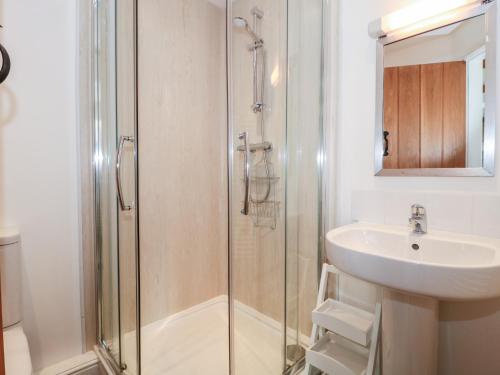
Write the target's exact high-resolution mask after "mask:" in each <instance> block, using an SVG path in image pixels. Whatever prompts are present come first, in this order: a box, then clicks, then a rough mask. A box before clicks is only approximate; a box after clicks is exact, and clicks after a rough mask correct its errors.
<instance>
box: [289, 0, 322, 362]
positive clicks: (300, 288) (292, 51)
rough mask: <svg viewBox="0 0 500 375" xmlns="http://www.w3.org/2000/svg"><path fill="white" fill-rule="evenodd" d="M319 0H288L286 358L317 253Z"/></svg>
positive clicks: (305, 319)
mask: <svg viewBox="0 0 500 375" xmlns="http://www.w3.org/2000/svg"><path fill="white" fill-rule="evenodd" d="M322 7H323V1H322V0H288V85H287V114H288V115H287V184H286V189H287V199H286V266H287V277H286V282H287V295H286V304H287V336H286V339H287V343H286V349H287V360H288V364H289V365H293V364H294V363H295V362H296V361H298V360H300V358H301V357H302V356H303V355H304V348H306V347H307V346H308V345H309V344H308V341H309V336H310V333H311V328H312V324H311V311H312V310H313V309H314V308H315V304H316V296H317V290H318V279H319V268H318V265H319V264H320V262H319V261H320V257H321V254H322V251H321V246H320V238H321V236H322V225H323V224H322V217H321V213H322V209H321V207H322V204H321V201H322V188H321V187H322V184H321V181H322V159H323V156H322V142H323V134H322V128H323V127H322V105H321V103H322V82H323V77H322V47H323V46H322V33H323V28H322V18H323V9H322Z"/></svg>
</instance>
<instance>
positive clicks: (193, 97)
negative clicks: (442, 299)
mask: <svg viewBox="0 0 500 375" xmlns="http://www.w3.org/2000/svg"><path fill="white" fill-rule="evenodd" d="M138 17H139V29H138V38H139V62H138V63H139V77H138V80H139V87H138V89H139V149H140V161H139V194H140V196H139V198H140V218H139V219H140V220H139V221H140V252H141V255H140V261H141V313H142V316H141V318H142V319H141V320H142V324H147V323H149V322H152V321H156V320H159V319H162V318H165V317H166V316H169V315H171V314H174V313H176V312H179V311H182V310H184V309H187V308H189V307H191V306H194V305H197V304H199V303H201V302H204V301H206V300H209V299H211V298H214V297H217V296H220V295H223V294H227V247H228V244H227V238H228V233H227V230H228V229H227V228H228V225H227V221H228V213H227V202H228V195H227V177H226V176H227V116H226V113H227V111H226V52H225V27H226V22H225V18H226V13H225V9H223V8H219V7H217V6H215V5H213V4H211V3H209V2H207V1H201V0H169V1H163V0H162V1H159V0H144V1H140V2H139V8H138Z"/></svg>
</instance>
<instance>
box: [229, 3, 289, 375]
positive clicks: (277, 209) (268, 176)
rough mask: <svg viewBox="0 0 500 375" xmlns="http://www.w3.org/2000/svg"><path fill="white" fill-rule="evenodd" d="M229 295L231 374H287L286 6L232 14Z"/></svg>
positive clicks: (241, 8) (242, 8)
mask: <svg viewBox="0 0 500 375" xmlns="http://www.w3.org/2000/svg"><path fill="white" fill-rule="evenodd" d="M229 17H230V23H229V25H230V27H231V31H232V32H231V38H230V41H231V44H230V46H231V52H230V53H231V61H232V64H231V79H232V82H231V100H232V109H231V112H232V116H231V119H232V139H231V142H232V144H233V153H232V178H231V204H230V207H231V290H232V293H231V298H232V309H231V311H232V353H233V363H232V369H233V371H234V374H237V375H246V374H262V375H276V374H281V373H282V372H283V371H284V370H285V367H286V366H285V358H284V342H285V341H284V332H285V220H284V218H285V216H284V202H285V172H286V168H285V155H286V154H285V153H286V80H287V39H286V31H287V30H286V26H287V23H286V21H287V2H286V1H276V0H257V1H255V0H252V1H250V0H236V1H234V2H232V8H231V12H230V15H229Z"/></svg>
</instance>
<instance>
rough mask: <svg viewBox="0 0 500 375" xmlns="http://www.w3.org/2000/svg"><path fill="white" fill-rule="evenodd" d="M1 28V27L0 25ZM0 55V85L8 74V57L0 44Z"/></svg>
mask: <svg viewBox="0 0 500 375" xmlns="http://www.w3.org/2000/svg"><path fill="white" fill-rule="evenodd" d="M0 27H2V25H0ZM0 53H1V54H2V68H0V83H2V82H3V81H5V80H6V79H7V77H8V76H9V73H10V57H9V54H8V53H7V50H6V49H5V48H4V46H2V45H1V44H0Z"/></svg>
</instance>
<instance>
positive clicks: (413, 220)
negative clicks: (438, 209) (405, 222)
mask: <svg viewBox="0 0 500 375" xmlns="http://www.w3.org/2000/svg"><path fill="white" fill-rule="evenodd" d="M409 223H410V228H411V230H412V231H413V233H415V234H425V233H427V217H426V216H425V208H424V206H421V205H419V204H414V205H413V206H411V217H410V219H409Z"/></svg>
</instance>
